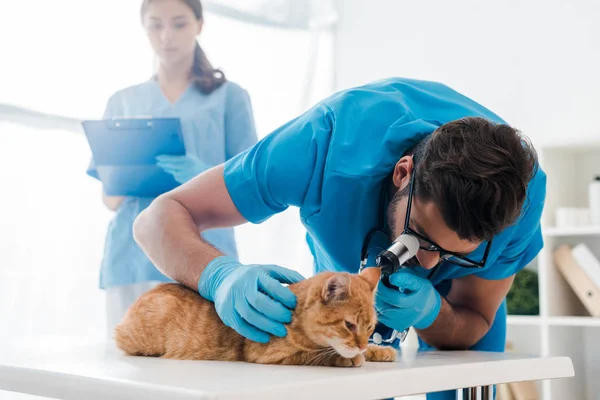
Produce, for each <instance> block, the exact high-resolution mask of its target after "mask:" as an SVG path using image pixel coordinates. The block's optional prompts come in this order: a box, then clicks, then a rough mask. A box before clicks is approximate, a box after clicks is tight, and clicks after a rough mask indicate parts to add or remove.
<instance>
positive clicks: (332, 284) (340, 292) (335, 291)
mask: <svg viewBox="0 0 600 400" xmlns="http://www.w3.org/2000/svg"><path fill="white" fill-rule="evenodd" d="M321 297H322V298H323V300H325V301H326V302H329V301H333V300H345V299H347V298H349V297H350V275H349V274H344V273H337V274H335V275H333V276H332V277H331V278H329V279H327V280H326V281H325V283H324V284H323V288H322V289H321Z"/></svg>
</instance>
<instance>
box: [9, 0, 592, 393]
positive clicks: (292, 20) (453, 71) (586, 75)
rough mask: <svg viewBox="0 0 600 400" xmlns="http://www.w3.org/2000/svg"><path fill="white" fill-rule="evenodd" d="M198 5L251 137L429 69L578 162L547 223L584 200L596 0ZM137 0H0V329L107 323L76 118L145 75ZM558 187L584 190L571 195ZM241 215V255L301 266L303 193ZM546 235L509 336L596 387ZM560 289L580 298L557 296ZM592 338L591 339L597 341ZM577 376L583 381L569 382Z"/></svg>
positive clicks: (150, 66)
mask: <svg viewBox="0 0 600 400" xmlns="http://www.w3.org/2000/svg"><path fill="white" fill-rule="evenodd" d="M203 5H204V7H205V26H204V31H203V33H202V35H201V37H200V39H199V41H200V44H201V45H202V47H203V49H204V51H205V52H206V54H207V55H208V57H209V59H210V60H211V62H212V64H213V65H214V66H215V67H218V68H220V69H222V70H223V71H224V72H225V73H226V75H227V77H228V78H229V79H230V80H232V81H235V82H236V83H238V84H239V85H240V86H242V87H243V88H244V89H246V90H247V91H248V93H249V95H250V98H251V102H252V107H253V110H254V116H255V120H256V127H257V133H258V137H259V139H260V138H261V137H264V136H265V135H267V134H268V133H269V132H271V131H272V130H273V129H275V128H276V127H278V126H280V125H281V124H283V123H285V122H287V121H288V120H289V119H291V118H293V117H295V116H296V115H298V114H299V113H301V112H303V111H304V110H306V109H307V108H308V107H310V106H311V105H313V104H314V103H316V102H317V101H319V100H321V99H323V98H324V97H326V96H327V95H329V94H331V93H333V92H334V91H337V90H340V89H344V88H348V87H352V86H356V85H360V84H364V83H367V82H369V81H371V80H376V79H380V78H386V77H390V76H402V77H410V78H416V79H426V80H436V81H440V82H443V83H445V84H447V85H449V86H451V87H453V88H454V89H456V90H458V91H460V92H462V93H463V94H465V95H466V96H468V97H470V98H472V99H474V100H476V101H477V102H479V103H481V104H483V105H485V106H486V107H488V108H490V109H492V110H493V111H494V112H496V113H497V114H499V115H500V116H502V118H504V119H505V120H506V121H508V122H509V123H510V124H511V125H513V126H515V127H517V128H518V129H520V130H522V131H523V132H524V133H525V134H526V135H528V136H530V137H531V138H532V140H533V142H534V145H536V147H537V148H538V149H539V150H540V153H541V154H542V160H543V161H544V158H543V156H544V149H545V148H548V149H553V150H552V151H553V152H552V154H553V155H554V156H553V157H552V160H553V161H552V162H553V163H554V164H553V165H552V166H550V165H549V166H548V169H549V170H553V171H554V170H557V171H558V170H562V171H564V170H566V169H567V168H570V170H569V171H570V172H568V173H563V174H562V175H560V176H561V179H562V181H560V182H561V184H560V185H558V186H556V190H554V189H553V191H549V196H550V195H552V196H555V197H553V198H552V199H551V200H550V201H549V204H550V205H551V207H552V209H551V210H547V213H546V214H547V218H546V216H545V224H546V225H547V226H549V227H551V226H552V225H553V219H552V218H553V215H551V214H548V213H553V212H554V209H555V208H557V207H559V206H573V207H583V206H585V205H586V204H587V203H586V201H587V200H586V197H585V196H587V194H586V192H585V190H584V189H585V187H586V186H585V185H587V182H588V181H589V180H590V179H588V178H589V177H591V175H592V174H596V173H597V174H600V170H599V169H598V164H597V162H595V161H594V160H598V159H600V151H598V150H597V149H598V148H599V147H600V146H598V145H597V142H598V141H600V130H599V128H598V123H597V115H598V109H599V107H600V74H599V73H598V71H600V51H599V50H598V49H600V24H598V21H599V20H600V3H599V2H597V1H595V0H570V1H567V0H545V1H542V0H530V1H519V0H502V1H496V0H494V1H485V2H482V1H476V0H455V1H451V2H450V1H444V0H430V1H405V0H369V1H367V0H338V1H327V0H319V1H311V0H288V1H286V0H271V1H269V0H238V1H236V0H229V1H226V0H222V1H208V0H205V1H203ZM139 12H140V1H138V0H127V1H123V0H104V1H102V2H98V1H88V0H55V1H47V0H44V1H42V0H31V1H27V2H24V1H22V2H16V1H2V2H0V51H1V52H2V56H1V57H0V181H1V182H2V186H1V189H0V190H1V196H0V316H1V318H2V324H1V328H0V338H2V339H7V338H11V337H21V336H36V335H58V336H82V335H83V336H86V337H88V338H92V339H94V338H97V339H98V340H101V339H102V338H103V337H104V335H105V330H104V323H105V322H104V318H105V317H104V312H105V310H104V307H105V303H104V297H103V296H104V292H103V291H101V290H100V289H99V288H98V276H99V267H100V261H101V257H102V251H103V246H104V237H105V234H106V230H107V227H108V224H109V222H110V220H111V218H112V215H113V213H112V212H111V211H108V210H107V209H106V207H105V206H104V205H103V204H102V201H101V190H102V189H101V186H100V184H99V182H98V181H96V180H95V179H92V178H90V177H89V176H88V175H86V173H85V171H86V168H87V166H88V163H89V160H90V156H91V153H90V150H89V146H88V143H87V141H86V138H85V136H84V135H83V132H82V130H81V125H80V121H81V120H84V119H99V118H102V114H103V112H104V109H105V107H106V103H107V100H108V98H109V96H110V95H111V94H113V93H114V92H116V91H117V90H119V89H122V88H124V87H127V86H130V85H133V84H136V83H140V82H143V81H145V80H147V79H149V77H150V76H151V75H152V74H153V72H154V70H155V68H156V65H157V64H156V63H157V60H156V58H155V56H154V54H153V52H152V50H151V47H150V46H149V44H148V40H147V38H146V36H145V32H144V30H143V28H142V26H141V23H140V16H139ZM582 149H583V150H582ZM581 151H586V152H587V153H586V154H587V157H588V159H589V160H591V161H589V162H588V163H586V164H585V171H586V174H587V175H586V176H585V179H583V180H582V183H581V187H577V188H570V187H569V186H568V185H569V184H570V181H571V179H570V176H574V175H575V174H577V173H578V170H577V169H578V168H577V165H576V164H575V162H576V161H575V160H577V159H578V154H580V153H581ZM556 154H559V155H560V154H569V155H572V157H571V156H569V158H566V159H565V158H561V157H560V156H556ZM547 159H548V158H547ZM580 171H581V170H579V172H580ZM571 173H572V174H574V175H569V174H571ZM556 176H558V175H556ZM552 179H553V178H552V176H550V174H549V181H551V180H552ZM557 179H558V178H557ZM563 181H564V183H562V182H563ZM555 182H558V181H555ZM565 188H567V190H569V191H570V192H572V193H581V196H573V197H570V199H571V200H569V203H564V202H562V200H561V199H562V197H561V193H562V190H563V189H565ZM235 232H236V239H237V243H238V248H239V252H240V258H241V260H242V261H243V262H257V263H261V262H265V263H277V264H280V265H284V266H286V267H288V268H295V269H297V270H299V271H300V272H302V273H303V274H305V275H309V274H310V273H311V270H312V260H311V257H310V255H309V252H308V249H307V247H306V244H305V241H304V234H305V232H304V230H303V228H302V225H301V224H300V222H299V220H298V212H297V210H296V209H290V210H288V211H286V212H284V213H282V214H280V215H277V216H275V217H273V218H272V219H270V220H269V221H268V222H267V223H265V224H263V225H259V226H250V225H244V226H241V227H238V228H236V231H235ZM565 232H566V233H565ZM581 232H582V231H575V233H573V234H572V235H571V236H569V232H568V231H558V233H557V231H556V230H555V231H550V230H549V231H547V235H548V237H551V238H552V239H551V240H557V241H558V240H561V239H560V238H565V237H566V238H567V239H566V240H567V241H569V240H572V241H575V240H576V239H573V237H574V238H579V237H581V236H584V237H585V240H588V242H589V245H590V247H591V248H592V249H593V251H594V252H596V251H597V249H598V246H597V244H598V242H597V237H600V232H599V231H598V230H597V229H591V230H590V231H586V232H584V233H581ZM557 238H558V239H557ZM547 243H551V244H552V245H554V244H555V242H554V241H550V242H547ZM550 251H551V248H550V249H548V250H547V253H544V254H545V257H546V258H543V259H541V260H539V259H538V260H536V261H535V262H534V263H533V264H532V266H531V267H530V268H529V270H530V271H532V272H533V273H534V274H535V276H534V282H535V283H534V284H533V286H534V287H535V296H536V297H535V299H534V300H531V301H532V302H535V301H537V302H538V303H539V309H536V310H537V311H534V312H533V314H536V315H534V316H529V317H527V318H525V317H523V318H521V319H520V318H519V317H514V318H512V319H511V320H510V321H509V322H510V332H509V336H510V338H511V339H512V340H513V342H514V343H515V347H516V348H517V349H519V350H524V351H530V352H534V353H539V354H554V353H556V352H559V353H561V352H562V353H569V354H575V355H576V370H577V369H579V370H580V371H583V372H584V373H583V374H582V376H583V378H582V377H578V378H575V380H573V381H572V382H573V383H564V384H563V383H558V384H556V385H557V386H552V385H555V384H554V383H552V384H550V383H544V384H543V385H542V384H540V385H539V387H538V389H539V392H540V396H542V395H543V396H544V398H557V399H558V398H590V399H592V398H596V399H597V397H593V396H597V395H598V393H600V388H599V387H598V383H594V380H593V379H592V376H593V374H594V372H593V371H596V372H597V371H598V368H600V367H598V366H597V362H593V361H592V360H588V359H587V358H586V357H587V356H584V355H582V354H585V353H586V352H587V351H589V350H590V348H589V347H587V346H588V344H589V345H590V346H593V345H592V344H591V342H592V340H591V339H590V340H589V341H586V340H585V338H587V337H590V338H591V337H593V336H595V335H597V334H598V333H600V324H599V323H598V319H593V318H592V317H590V316H589V313H587V314H586V312H585V310H583V308H582V307H581V303H578V302H579V300H578V299H577V298H576V296H575V295H573V294H572V293H571V292H569V289H568V288H567V286H566V283H565V281H564V279H563V278H562V277H561V276H560V275H559V274H556V273H555V272H553V271H554V269H553V267H552V261H551V259H550V255H551V253H550ZM596 255H598V254H596ZM538 273H539V283H537V282H538ZM527 279H528V281H530V279H531V277H528V278H527ZM525 286H526V285H525ZM553 288H554V289H556V288H558V289H556V290H558V292H560V293H562V294H561V296H564V298H565V299H566V300H565V301H569V302H572V303H573V304H574V305H573V307H571V308H567V309H564V308H561V307H560V306H558V305H556V306H554V304H555V302H558V300H554V299H552V298H551V297H552V295H551V293H553V292H551V290H553ZM559 289H560V290H559ZM538 291H539V293H540V295H539V296H540V297H537V296H538V294H537V293H538ZM543 296H547V297H546V298H544V297H543ZM528 304H529V303H528ZM528 304H526V305H525V308H527V306H528ZM529 305H531V304H529ZM553 307H554V308H553ZM529 308H531V307H529ZM534 308H535V307H534ZM572 310H574V311H572ZM571 311H572V312H571ZM515 314H519V313H518V312H516V313H515ZM555 317H556V318H559V317H561V318H562V317H569V318H570V317H573V318H584V317H589V318H588V319H583V320H582V319H566V320H556V319H553V318H555ZM557 321H558V322H557ZM561 321H562V322H561ZM565 321H566V322H565ZM582 321H583V322H582ZM574 335H575V336H577V335H578V336H577V337H581V338H582V339H581V340H580V343H579V344H577V345H576V347H568V346H567V347H565V345H563V344H562V343H563V341H564V339H565V338H568V337H573V336H574ZM555 342H556V343H555ZM586 343H588V344H586ZM594 349H595V350H594ZM592 350H594V351H596V353H594V354H596V355H600V349H598V347H597V346H596V347H592ZM598 359H600V358H598V357H596V360H598ZM586 376H588V378H586ZM572 390H576V392H575V393H576V394H577V396H576V397H569V396H567V397H562V394H563V393H564V394H565V395H566V394H567V393H571V391H572Z"/></svg>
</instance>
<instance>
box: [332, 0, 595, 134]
mask: <svg viewBox="0 0 600 400" xmlns="http://www.w3.org/2000/svg"><path fill="white" fill-rule="evenodd" d="M338 10H339V13H340V23H339V26H338V30H337V37H336V69H337V74H336V88H337V89H341V88H346V87H349V86H354V85H358V84H362V83H365V82H367V81H369V80H373V79H379V78H384V77H388V76H403V77H410V78H418V79H428V80H437V81H441V82H443V83H445V84H447V85H449V86H451V87H453V88H454V89H457V90H458V91H460V92H462V93H463V94H465V95H467V96H469V97H471V98H473V99H474V100H476V101H478V102H480V103H482V104H483V105H485V106H487V107H489V108H491V109H492V110H493V111H495V112H496V113H498V114H499V115H500V116H502V117H503V118H504V119H505V120H507V121H508V122H509V123H510V124H512V125H513V126H515V127H517V128H519V129H521V130H522V131H523V132H525V133H526V134H527V135H529V136H531V137H532V139H534V142H536V144H537V143H539V142H540V141H545V140H552V141H554V140H557V139H559V140H560V139H561V138H563V137H567V138H568V140H573V139H575V138H577V139H581V138H583V137H585V136H586V135H595V136H597V137H600V127H599V126H598V122H597V120H598V115H600V2H599V1H597V0H529V1H525V0H522V1H519V0H495V1H481V0H454V1H447V0H431V1H418V0H412V1H406V0H368V1H367V0H338Z"/></svg>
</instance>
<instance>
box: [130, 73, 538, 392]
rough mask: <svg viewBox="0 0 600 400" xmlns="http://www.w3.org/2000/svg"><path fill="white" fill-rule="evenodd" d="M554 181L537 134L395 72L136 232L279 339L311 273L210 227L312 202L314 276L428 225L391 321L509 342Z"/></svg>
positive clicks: (147, 247) (154, 254)
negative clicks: (211, 235)
mask: <svg viewBox="0 0 600 400" xmlns="http://www.w3.org/2000/svg"><path fill="white" fill-rule="evenodd" d="M545 186H546V176H545V174H544V172H543V171H542V170H541V169H540V168H539V167H538V163H537V157H536V153H535V151H534V149H533V148H532V146H531V144H530V143H529V142H528V141H527V140H526V139H525V138H524V137H522V136H521V135H520V133H519V132H518V131H517V130H515V129H514V128H512V127H510V126H509V125H507V124H506V123H505V121H503V120H502V119H501V118H500V117H499V116H497V115H496V114H494V113H493V112H491V111H490V110H488V109H486V108H485V107H483V106H482V105H479V104H478V103H476V102H475V101H473V100H470V99H469V98H467V97H465V96H463V95H461V94H460V93H458V92H456V91H454V90H453V89H451V88H449V87H447V86H445V85H443V84H440V83H435V82H427V81H418V80H411V79H387V80H381V81H377V82H373V83H370V84H367V85H364V86H361V87H356V88H351V89H348V90H344V91H341V92H339V93H336V94H334V95H332V96H331V97H329V98H327V99H325V100H323V101H322V102H320V103H319V104H317V105H315V106H314V107H313V108H312V109H310V110H308V111H307V112H305V113H304V114H302V115H300V116H299V117H297V118H295V119H293V120H292V121H289V122H288V123H286V124H285V125H283V126H282V127H280V128H278V129H277V130H275V131H274V132H272V133H271V134H270V135H268V136H267V137H265V138H264V139H263V140H261V141H260V142H259V143H258V144H256V145H255V146H253V147H252V148H250V149H248V150H246V151H245V152H243V153H242V154H240V155H238V156H236V157H234V158H233V159H231V160H229V161H227V162H226V163H225V164H223V165H219V166H217V167H215V168H212V169H210V170H208V171H206V172H204V173H202V174H201V175H199V176H198V177H196V178H194V179H192V180H191V181H190V182H188V183H186V184H185V185H183V186H181V187H179V188H177V189H175V190H173V191H172V192H170V193H167V194H164V195H162V196H160V197H159V198H157V199H156V200H155V201H154V202H153V203H152V204H151V205H150V207H149V208H148V209H147V210H145V211H144V212H143V213H142V214H141V215H140V216H139V217H138V218H137V220H136V221H135V224H134V235H135V238H136V240H137V241H138V243H139V244H140V246H141V247H142V249H143V250H144V251H145V252H146V253H147V254H148V256H149V257H150V259H151V260H152V261H153V262H154V263H155V264H156V265H157V267H158V268H159V269H160V270H161V271H162V272H163V273H164V274H165V275H167V276H169V277H171V278H173V279H174V280H176V281H179V282H181V283H182V284H184V285H186V286H188V287H190V288H193V289H195V290H198V291H199V293H200V295H202V296H203V297H205V298H207V299H209V300H211V301H213V302H214V303H215V307H216V310H217V312H218V314H219V316H220V317H221V319H222V320H223V321H224V322H225V324H227V325H229V326H230V327H232V328H233V329H235V330H236V331H237V332H239V333H240V334H242V335H244V336H246V337H248V338H250V339H252V340H255V341H259V342H266V341H267V340H268V338H269V335H278V336H283V335H285V329H284V325H283V324H284V323H286V322H288V321H289V320H290V319H291V312H290V309H293V308H294V306H295V298H294V296H293V294H291V292H290V291H289V290H288V289H287V288H285V287H284V286H282V285H281V284H280V282H284V283H290V282H295V281H297V280H300V279H302V277H301V276H299V274H297V273H296V272H294V271H291V270H288V269H285V268H283V267H279V266H265V265H241V264H240V263H238V262H237V261H236V260H235V259H234V258H230V257H226V256H223V254H222V253H221V252H220V251H218V250H217V249H215V248H214V247H212V246H211V245H210V244H208V243H207V242H205V241H204V240H203V239H202V238H201V237H200V235H199V234H198V227H200V230H201V231H203V230H206V229H211V228H216V227H230V226H234V225H238V224H243V223H245V222H246V221H250V222H252V223H257V224H258V223H261V222H263V221H265V220H266V219H267V218H269V217H270V216H272V215H273V214H276V213H278V212H281V211H283V210H285V209H286V208H288V207H289V206H296V207H299V208H300V216H301V218H302V222H303V224H304V226H305V227H306V229H307V231H308V234H307V242H308V245H309V247H310V250H311V251H312V254H313V256H314V259H315V269H316V272H321V271H348V272H353V273H354V272H357V271H358V269H359V266H360V263H361V258H362V256H363V255H364V254H363V253H364V252H365V251H366V252H367V253H370V254H369V256H368V257H369V263H370V264H371V265H373V264H374V258H375V256H376V254H377V251H379V250H377V249H381V248H385V247H386V246H388V245H389V244H390V240H392V239H393V238H395V237H397V236H399V235H400V234H402V233H403V232H405V231H408V232H409V233H416V234H417V235H418V236H419V238H420V239H419V240H420V250H419V252H418V253H417V255H416V257H415V259H413V260H411V262H410V263H409V264H411V265H412V266H413V267H412V268H410V269H403V270H401V271H399V272H397V273H395V274H393V275H392V276H391V278H390V282H391V283H392V284H394V285H395V286H398V287H403V288H405V289H408V290H407V291H406V292H405V293H401V292H399V291H397V290H393V289H389V288H387V287H385V286H384V285H382V284H380V285H379V288H378V294H377V297H376V308H377V310H378V313H379V320H380V322H381V323H382V324H383V325H384V328H385V327H388V328H394V329H397V330H399V331H401V330H403V329H405V328H407V327H410V326H414V327H415V328H416V330H417V332H418V335H419V337H420V341H421V345H422V346H423V347H424V348H438V349H476V350H487V351H498V352H501V351H503V350H504V345H505V336H506V305H505V297H506V294H507V292H508V290H509V289H510V286H511V284H512V282H513V279H514V276H515V274H516V273H517V272H518V271H519V270H521V269H522V268H523V267H525V266H526V265H527V264H528V263H529V262H530V261H531V260H532V259H533V258H534V257H535V256H536V254H537V253H538V252H539V250H540V249H541V248H542V246H543V243H542V235H541V231H540V217H541V214H542V209H543V205H544V199H545ZM409 198H410V199H411V202H410V207H409V203H408V199H409ZM407 219H408V224H407V225H406V228H405V220H407ZM374 232H375V233H376V232H384V233H385V234H384V235H377V234H375V235H373V233H374ZM382 241H383V242H385V243H382ZM373 249H375V250H377V251H370V250H373ZM263 293H266V294H267V295H268V296H267V295H265V294H263ZM453 396H454V392H444V393H436V394H431V395H430V398H440V399H441V398H454V397H453Z"/></svg>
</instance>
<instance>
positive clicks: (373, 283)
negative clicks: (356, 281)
mask: <svg viewBox="0 0 600 400" xmlns="http://www.w3.org/2000/svg"><path fill="white" fill-rule="evenodd" d="M358 276H360V277H361V278H363V279H364V280H365V281H367V283H368V284H369V287H370V288H371V290H375V288H376V287H377V284H378V283H379V279H380V278H381V268H378V267H369V268H365V269H363V270H362V271H360V273H359V274H358Z"/></svg>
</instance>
